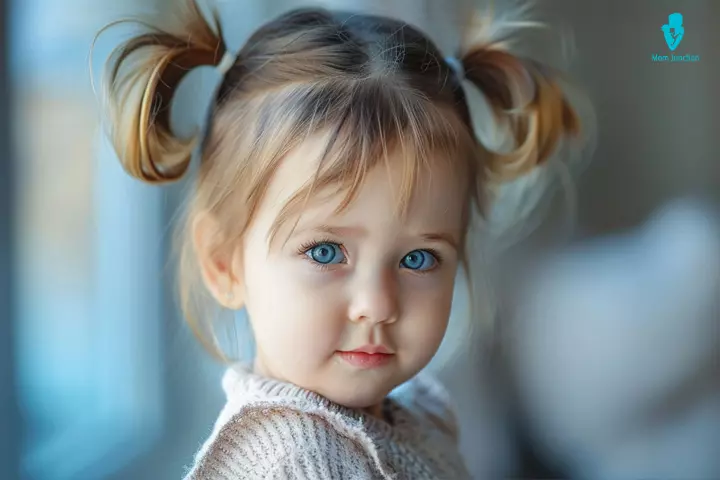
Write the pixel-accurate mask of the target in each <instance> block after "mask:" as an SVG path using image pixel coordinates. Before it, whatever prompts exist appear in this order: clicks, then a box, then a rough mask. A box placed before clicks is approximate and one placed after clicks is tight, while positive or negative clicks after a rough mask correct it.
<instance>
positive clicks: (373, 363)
mask: <svg viewBox="0 0 720 480" xmlns="http://www.w3.org/2000/svg"><path fill="white" fill-rule="evenodd" d="M337 355H338V356H339V357H340V358H342V359H343V360H344V361H345V362H347V363H349V364H350V365H352V366H353V367H357V368H366V369H369V368H379V367H382V366H384V365H387V364H388V363H389V362H390V361H391V360H392V359H393V357H394V356H395V354H393V353H391V352H390V350H389V349H388V348H387V347H385V346H383V345H365V346H363V347H360V348H356V349H355V350H349V351H339V352H337Z"/></svg>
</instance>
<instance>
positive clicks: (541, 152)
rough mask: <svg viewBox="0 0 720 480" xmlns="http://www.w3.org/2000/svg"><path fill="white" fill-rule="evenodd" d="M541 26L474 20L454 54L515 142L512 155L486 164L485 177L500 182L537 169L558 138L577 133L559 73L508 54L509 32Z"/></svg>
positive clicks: (575, 117)
mask: <svg viewBox="0 0 720 480" xmlns="http://www.w3.org/2000/svg"><path fill="white" fill-rule="evenodd" d="M540 25H541V24H538V23H535V22H524V21H511V20H505V19H496V18H493V16H492V15H486V16H483V17H480V16H479V15H476V16H475V17H474V18H473V22H472V23H471V25H470V27H469V28H468V29H467V31H466V39H465V45H464V46H463V49H462V51H461V54H460V55H459V59H460V61H461V62H462V67H463V70H464V76H465V79H467V80H468V81H470V82H472V83H473V84H474V85H475V86H476V87H477V88H478V89H479V90H480V91H481V92H482V94H483V95H484V97H485V99H486V101H487V102H488V105H489V107H490V109H491V111H492V113H493V115H494V116H495V120H496V121H497V122H498V124H499V125H501V126H503V127H505V128H507V129H508V131H509V134H510V136H511V137H512V140H513V142H514V146H515V148H514V150H512V151H509V152H503V153H498V154H496V155H494V156H493V158H492V159H491V162H490V165H489V170H490V173H491V174H492V175H494V176H496V177H498V178H499V179H501V180H510V179H514V178H517V177H518V176H520V175H523V174H525V173H527V172H529V171H530V170H532V169H533V168H534V167H536V166H538V165H542V164H543V163H544V162H545V161H546V160H547V159H548V158H549V157H550V156H551V155H552V154H553V153H554V151H555V149H556V147H557V146H558V142H559V141H560V139H561V138H562V137H563V136H565V135H569V136H578V135H579V134H580V119H579V117H578V115H577V113H576V111H575V110H574V109H573V108H572V106H571V105H570V103H569V102H568V100H567V98H566V97H565V95H564V93H563V91H562V90H561V87H560V85H559V83H558V80H559V79H560V76H559V74H557V73H555V72H553V71H552V70H551V69H550V68H549V67H548V66H545V65H542V64H539V63H537V62H535V61H533V60H530V59H526V58H521V57H518V56H516V55H514V54H512V53H510V52H509V43H508V42H509V33H510V32H512V31H514V30H515V29H517V28H518V27H523V26H540Z"/></svg>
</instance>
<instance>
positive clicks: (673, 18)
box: [662, 13, 685, 52]
mask: <svg viewBox="0 0 720 480" xmlns="http://www.w3.org/2000/svg"><path fill="white" fill-rule="evenodd" d="M682 22H683V16H682V14H680V13H671V14H670V15H668V23H667V24H665V25H663V26H662V32H663V35H665V42H667V46H668V48H669V49H670V51H671V52H674V51H675V49H676V48H677V47H678V45H680V41H681V40H682V38H683V35H684V34H685V27H683V24H682Z"/></svg>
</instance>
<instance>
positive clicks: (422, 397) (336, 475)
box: [185, 365, 470, 480]
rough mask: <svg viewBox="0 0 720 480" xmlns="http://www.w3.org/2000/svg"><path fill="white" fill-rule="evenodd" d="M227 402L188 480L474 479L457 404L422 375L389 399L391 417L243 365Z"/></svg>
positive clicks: (230, 376) (231, 374)
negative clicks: (461, 440) (460, 440)
mask: <svg viewBox="0 0 720 480" xmlns="http://www.w3.org/2000/svg"><path fill="white" fill-rule="evenodd" d="M223 389H224V390H225V393H226V396H227V403H226V405H225V407H224V408H223V410H222V412H221V413H220V417H219V418H218V420H217V422H216V424H215V427H214V428H213V431H212V433H211V435H210V437H209V438H208V439H207V441H206V442H205V443H204V445H203V446H202V448H201V449H200V451H199V452H198V453H197V455H196V456H195V462H194V465H192V467H191V468H190V470H189V472H188V473H187V476H186V477H185V478H186V480H199V479H213V480H219V479H223V480H230V479H233V480H238V479H248V480H249V479H274V480H280V479H288V480H289V479H292V480H340V479H342V480H345V479H353V480H354V479H358V480H365V479H372V480H375V479H395V480H404V479H408V480H410V479H412V480H423V479H428V480H430V479H448V480H463V479H468V478H470V476H469V474H468V473H467V470H466V468H465V465H464V463H463V460H462V458H461V456H460V453H459V451H458V449H457V430H456V423H455V420H454V416H453V413H452V409H451V407H450V402H449V399H448V396H447V394H446V392H445V390H444V389H443V388H442V387H441V386H440V384H439V383H437V382H435V381H433V380H431V379H430V378H429V377H427V376H423V375H419V376H417V377H415V378H414V379H413V380H411V381H409V382H407V383H406V384H404V385H402V386H401V387H399V388H398V389H396V390H394V391H393V392H392V393H391V395H390V396H389V397H388V398H387V399H386V400H385V402H384V405H383V406H384V410H385V416H386V420H387V421H385V420H381V419H379V418H375V417H372V416H370V415H367V414H365V413H362V412H359V411H356V410H354V409H350V408H347V407H344V406H341V405H338V404H336V403H333V402H331V401H329V400H328V399H326V398H324V397H322V396H320V395H318V394H316V393H314V392H311V391H308V390H304V389H302V388H299V387H297V386H295V385H292V384H289V383H284V382H279V381H276V380H272V379H269V378H265V377H261V376H259V375H256V374H254V373H252V372H251V371H250V370H249V369H248V368H247V367H245V366H242V365H236V366H234V367H232V368H230V369H229V370H228V371H227V373H226V374H225V376H224V378H223Z"/></svg>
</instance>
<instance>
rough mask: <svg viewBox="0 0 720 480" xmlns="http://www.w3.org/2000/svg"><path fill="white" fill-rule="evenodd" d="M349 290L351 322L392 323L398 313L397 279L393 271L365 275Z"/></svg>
mask: <svg viewBox="0 0 720 480" xmlns="http://www.w3.org/2000/svg"><path fill="white" fill-rule="evenodd" d="M350 288H351V289H352V291H351V292H350V298H351V300H350V307H349V312H348V315H349V318H350V320H351V321H353V322H372V323H373V324H379V323H394V322H395V321H396V320H397V317H398V315H399V299H398V279H397V278H396V276H395V274H394V272H390V271H382V272H377V273H376V274H372V275H366V276H365V277H364V278H362V279H358V281H357V282H354V283H353V284H352V285H351V287H350Z"/></svg>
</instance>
